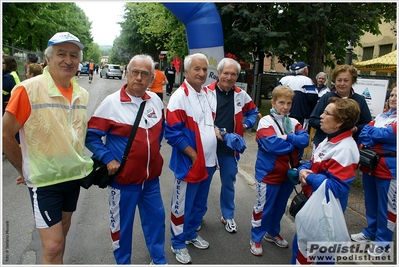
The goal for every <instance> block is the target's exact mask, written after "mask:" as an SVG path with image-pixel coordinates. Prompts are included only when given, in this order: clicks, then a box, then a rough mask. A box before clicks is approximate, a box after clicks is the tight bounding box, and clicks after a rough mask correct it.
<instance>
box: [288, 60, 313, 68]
mask: <svg viewBox="0 0 399 267" xmlns="http://www.w3.org/2000/svg"><path fill="white" fill-rule="evenodd" d="M304 67H309V65H308V64H306V63H305V62H303V61H299V62H298V63H294V64H292V65H291V70H300V69H302V68H304Z"/></svg>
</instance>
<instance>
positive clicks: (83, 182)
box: [80, 101, 146, 189]
mask: <svg viewBox="0 0 399 267" xmlns="http://www.w3.org/2000/svg"><path fill="white" fill-rule="evenodd" d="M145 103H146V101H143V102H141V104H140V108H139V111H138V113H137V116H136V120H135V121H134V125H133V128H132V131H131V132H130V136H129V141H128V142H127V145H126V148H125V152H124V154H123V157H122V162H121V165H120V166H119V168H118V170H117V171H116V173H115V174H114V175H112V176H110V175H108V169H107V165H106V164H104V163H103V162H102V161H99V160H97V159H94V158H93V157H92V158H91V159H92V160H93V162H94V164H93V171H92V172H91V173H90V174H89V175H88V176H86V177H83V178H82V179H80V186H82V187H83V188H85V189H89V187H90V186H92V185H93V184H94V185H98V187H100V188H106V187H107V186H108V185H110V184H111V183H112V182H113V181H114V178H115V177H116V176H117V175H118V174H119V173H120V172H121V171H122V169H123V167H124V166H125V163H126V160H127V156H128V154H129V151H130V148H131V147H132V144H133V140H134V137H135V135H136V133H137V129H138V126H139V123H140V119H141V116H142V115H143V111H144V106H145Z"/></svg>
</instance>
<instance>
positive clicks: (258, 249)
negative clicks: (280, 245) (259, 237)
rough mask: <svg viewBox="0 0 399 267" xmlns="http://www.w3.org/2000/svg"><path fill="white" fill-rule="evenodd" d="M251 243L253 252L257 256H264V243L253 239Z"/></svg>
mask: <svg viewBox="0 0 399 267" xmlns="http://www.w3.org/2000/svg"><path fill="white" fill-rule="evenodd" d="M249 245H250V246H251V253H252V254H253V255H255V256H262V254H263V249H262V244H261V243H259V242H255V241H253V240H252V239H251V241H249Z"/></svg>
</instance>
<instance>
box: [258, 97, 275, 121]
mask: <svg viewBox="0 0 399 267" xmlns="http://www.w3.org/2000/svg"><path fill="white" fill-rule="evenodd" d="M271 108H272V104H271V103H270V100H266V99H262V104H261V106H260V107H258V110H259V112H260V113H261V114H262V117H263V116H266V115H269V114H270V109H271Z"/></svg>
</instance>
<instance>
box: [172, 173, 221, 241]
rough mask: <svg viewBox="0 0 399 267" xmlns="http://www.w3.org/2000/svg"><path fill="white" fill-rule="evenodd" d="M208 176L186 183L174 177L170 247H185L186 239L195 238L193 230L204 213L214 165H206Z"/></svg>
mask: <svg viewBox="0 0 399 267" xmlns="http://www.w3.org/2000/svg"><path fill="white" fill-rule="evenodd" d="M206 170H207V171H208V178H207V179H205V180H203V181H201V182H199V183H187V182H185V181H181V180H178V179H175V182H174V185H173V193H172V201H171V221H170V228H171V232H172V237H171V241H172V247H173V248H175V249H181V248H185V247H186V243H185V242H186V240H190V239H193V238H196V237H197V236H198V234H197V233H196V232H195V230H196V229H197V228H198V226H199V225H200V224H201V221H202V218H203V216H204V215H205V213H206V209H207V200H208V195H209V188H210V185H211V181H212V177H213V174H214V173H215V170H216V168H215V167H207V168H206Z"/></svg>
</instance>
